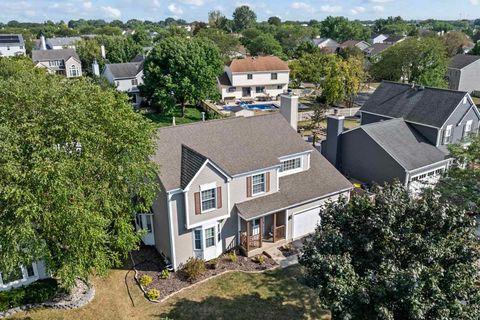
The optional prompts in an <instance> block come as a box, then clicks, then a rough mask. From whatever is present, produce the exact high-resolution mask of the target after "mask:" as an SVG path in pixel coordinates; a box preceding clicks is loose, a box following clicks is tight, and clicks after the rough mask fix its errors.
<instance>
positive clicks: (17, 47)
mask: <svg viewBox="0 0 480 320" xmlns="http://www.w3.org/2000/svg"><path fill="white" fill-rule="evenodd" d="M25 52H26V51H25V42H24V41H23V36H22V35H21V34H0V57H15V56H24V55H25Z"/></svg>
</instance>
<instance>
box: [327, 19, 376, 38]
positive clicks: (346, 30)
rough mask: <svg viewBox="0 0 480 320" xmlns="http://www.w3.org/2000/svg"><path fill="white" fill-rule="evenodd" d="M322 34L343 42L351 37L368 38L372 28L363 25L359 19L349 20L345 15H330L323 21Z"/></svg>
mask: <svg viewBox="0 0 480 320" xmlns="http://www.w3.org/2000/svg"><path fill="white" fill-rule="evenodd" d="M320 33H321V36H322V37H324V38H332V39H334V40H336V41H339V42H343V41H346V40H350V39H355V40H368V39H369V38H370V29H368V28H367V27H365V26H363V25H362V24H361V23H360V22H359V21H349V20H348V19H347V18H345V17H332V16H328V17H327V18H325V20H323V21H322V24H321V27H320Z"/></svg>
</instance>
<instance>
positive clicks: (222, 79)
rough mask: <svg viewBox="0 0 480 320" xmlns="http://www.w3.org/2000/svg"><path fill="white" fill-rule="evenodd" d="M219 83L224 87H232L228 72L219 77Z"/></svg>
mask: <svg viewBox="0 0 480 320" xmlns="http://www.w3.org/2000/svg"><path fill="white" fill-rule="evenodd" d="M218 82H219V83H220V85H222V86H229V87H231V86H232V83H231V82H230V78H229V77H228V75H227V73H226V72H224V73H222V75H221V76H219V77H218Z"/></svg>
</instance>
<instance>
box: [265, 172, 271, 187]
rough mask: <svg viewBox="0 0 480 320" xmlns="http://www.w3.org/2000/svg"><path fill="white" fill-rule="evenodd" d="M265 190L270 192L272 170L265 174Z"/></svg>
mask: <svg viewBox="0 0 480 320" xmlns="http://www.w3.org/2000/svg"><path fill="white" fill-rule="evenodd" d="M265 192H270V172H267V173H266V174H265Z"/></svg>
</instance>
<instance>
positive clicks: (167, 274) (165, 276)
mask: <svg viewBox="0 0 480 320" xmlns="http://www.w3.org/2000/svg"><path fill="white" fill-rule="evenodd" d="M158 277H159V278H160V279H168V278H170V272H169V271H168V270H167V269H163V270H162V272H160V275H159V276H158Z"/></svg>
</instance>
